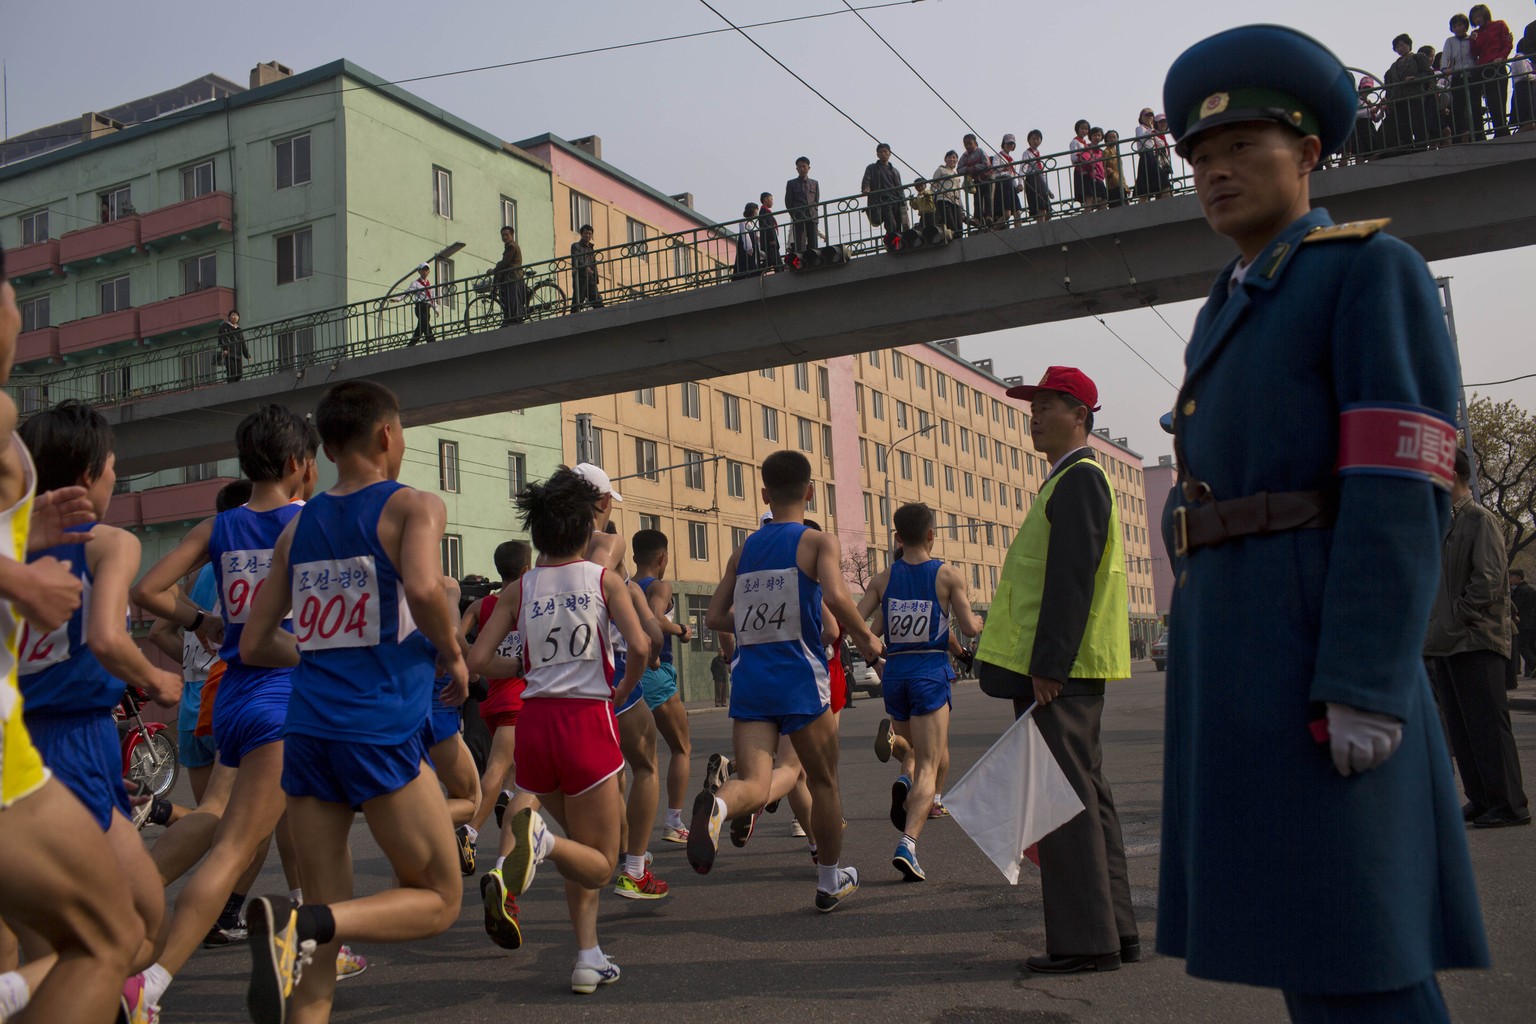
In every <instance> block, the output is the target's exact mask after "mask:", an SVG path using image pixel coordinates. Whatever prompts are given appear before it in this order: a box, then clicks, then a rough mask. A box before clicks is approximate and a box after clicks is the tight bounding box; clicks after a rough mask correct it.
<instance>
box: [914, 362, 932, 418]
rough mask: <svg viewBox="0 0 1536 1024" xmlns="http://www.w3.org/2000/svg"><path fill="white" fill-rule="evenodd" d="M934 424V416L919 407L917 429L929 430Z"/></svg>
mask: <svg viewBox="0 0 1536 1024" xmlns="http://www.w3.org/2000/svg"><path fill="white" fill-rule="evenodd" d="M918 365H919V366H920V365H922V364H921V363H919V364H918ZM932 426H933V417H932V416H929V415H928V412H927V410H926V409H919V410H917V429H918V430H927V429H928V428H930V427H932Z"/></svg>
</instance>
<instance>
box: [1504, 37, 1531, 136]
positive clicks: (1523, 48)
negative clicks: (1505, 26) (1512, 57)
mask: <svg viewBox="0 0 1536 1024" xmlns="http://www.w3.org/2000/svg"><path fill="white" fill-rule="evenodd" d="M1515 51H1516V52H1517V53H1519V54H1520V59H1519V60H1516V61H1512V62H1511V63H1510V65H1509V73H1510V76H1511V77H1512V78H1513V81H1512V82H1511V83H1510V93H1511V97H1512V98H1511V100H1510V105H1509V121H1510V124H1511V125H1512V126H1513V127H1514V129H1515V130H1516V131H1522V132H1528V131H1532V130H1536V77H1533V75H1532V68H1531V58H1532V57H1536V33H1533V34H1531V35H1527V36H1525V37H1524V38H1522V39H1521V40H1520V42H1519V43H1517V44H1515Z"/></svg>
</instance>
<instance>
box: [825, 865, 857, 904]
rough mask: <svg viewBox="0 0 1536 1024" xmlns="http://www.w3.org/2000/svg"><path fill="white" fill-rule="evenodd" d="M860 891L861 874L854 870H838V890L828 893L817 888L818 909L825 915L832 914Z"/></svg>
mask: <svg viewBox="0 0 1536 1024" xmlns="http://www.w3.org/2000/svg"><path fill="white" fill-rule="evenodd" d="M858 890H859V873H858V871H857V870H855V869H854V868H838V869H837V889H836V890H834V891H833V892H826V891H824V890H823V889H822V888H821V887H820V886H817V887H816V909H817V910H819V911H821V912H822V913H823V914H830V913H832V911H834V910H836V909H837V908H838V905H839V904H841V903H842V902H843V900H845V899H847V898H848V897H849V896H852V895H853V894H854V893H856V892H858Z"/></svg>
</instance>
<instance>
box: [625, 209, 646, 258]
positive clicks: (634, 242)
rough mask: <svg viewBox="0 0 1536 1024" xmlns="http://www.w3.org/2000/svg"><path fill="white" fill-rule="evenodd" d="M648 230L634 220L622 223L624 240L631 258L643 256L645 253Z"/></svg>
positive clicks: (631, 218) (630, 219) (629, 219)
mask: <svg viewBox="0 0 1536 1024" xmlns="http://www.w3.org/2000/svg"><path fill="white" fill-rule="evenodd" d="M649 230H650V229H649V228H647V227H646V226H645V225H644V224H642V223H640V222H639V221H637V220H635V219H634V218H633V217H630V218H628V219H627V220H626V221H625V223H624V240H625V241H627V242H628V243H629V251H630V255H632V256H644V255H645V253H646V245H645V240H646V238H647V237H648V234H649Z"/></svg>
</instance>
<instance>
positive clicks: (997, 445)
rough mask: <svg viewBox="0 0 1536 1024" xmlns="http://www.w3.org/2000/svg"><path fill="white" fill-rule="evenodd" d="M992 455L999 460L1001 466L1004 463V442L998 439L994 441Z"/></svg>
mask: <svg viewBox="0 0 1536 1024" xmlns="http://www.w3.org/2000/svg"><path fill="white" fill-rule="evenodd" d="M992 457H993V458H994V459H996V460H997V464H998V465H999V466H1001V465H1002V464H1003V442H1001V441H996V440H994V441H993V442H992Z"/></svg>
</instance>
